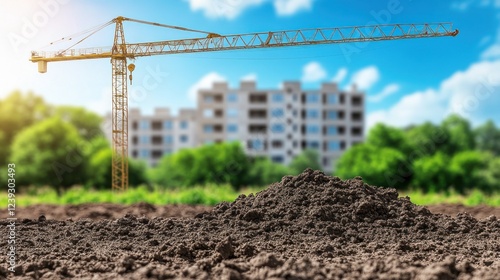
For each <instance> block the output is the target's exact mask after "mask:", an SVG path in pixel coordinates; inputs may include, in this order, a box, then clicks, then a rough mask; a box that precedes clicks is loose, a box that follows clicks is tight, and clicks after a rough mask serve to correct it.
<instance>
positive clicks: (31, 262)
mask: <svg viewBox="0 0 500 280" xmlns="http://www.w3.org/2000/svg"><path fill="white" fill-rule="evenodd" d="M18 230H19V232H22V233H23V234H22V235H20V236H19V242H18V249H17V250H18V251H17V252H18V256H19V258H20V262H19V266H18V268H17V275H19V276H28V277H32V278H37V277H41V278H42V279H43V278H45V279H57V278H64V277H77V278H79V279H86V278H87V279H90V278H92V277H97V278H99V279H147V278H152V279H171V278H176V279H345V278H356V279H498V278H497V277H498V275H500V245H499V244H500V243H499V240H500V221H498V220H497V219H496V218H495V217H489V218H487V219H484V220H480V221H478V220H476V219H474V218H473V217H471V216H469V215H467V214H459V215H457V217H455V218H452V217H449V216H444V215H435V214H432V213H430V212H429V211H428V210H427V209H425V208H422V207H418V206H415V205H414V204H412V203H411V202H410V200H409V199H400V198H398V194H397V192H396V191H395V190H392V189H382V188H376V187H372V186H368V185H366V184H364V183H363V181H362V180H361V179H360V178H359V179H354V180H348V181H342V180H340V179H338V178H336V177H330V176H326V175H324V174H323V173H321V172H317V171H315V172H313V171H312V170H306V171H305V172H304V173H302V174H301V175H299V176H296V177H284V178H283V180H282V181H281V182H280V183H276V184H274V185H271V186H270V187H269V188H268V189H266V190H265V191H262V192H260V193H258V194H256V195H250V196H244V195H242V196H240V197H239V198H238V199H237V200H236V201H234V202H232V203H222V204H219V205H217V206H216V207H215V208H214V209H213V210H211V211H209V212H205V213H202V214H199V215H197V216H196V217H195V218H146V217H137V216H133V215H125V216H124V217H122V218H120V219H116V220H105V221H91V220H78V221H53V220H50V219H48V220H47V221H44V222H38V221H37V220H33V219H31V220H28V219H25V220H23V221H21V223H20V225H19V226H18ZM2 231H5V225H2ZM2 234H6V232H2ZM4 236H6V235H4ZM4 243H5V244H2V245H3V246H7V245H6V242H4ZM0 261H1V262H3V263H6V260H5V257H4V256H3V255H2V256H1V257H0ZM6 275H7V271H6V270H5V268H2V269H1V271H0V276H6Z"/></svg>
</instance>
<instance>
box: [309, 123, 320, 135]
mask: <svg viewBox="0 0 500 280" xmlns="http://www.w3.org/2000/svg"><path fill="white" fill-rule="evenodd" d="M318 133H319V125H312V124H308V125H306V134H318Z"/></svg>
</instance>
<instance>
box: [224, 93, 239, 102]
mask: <svg viewBox="0 0 500 280" xmlns="http://www.w3.org/2000/svg"><path fill="white" fill-rule="evenodd" d="M226 98H227V102H228V103H234V102H238V94H236V93H234V92H233V93H229V94H228V95H227V97H226Z"/></svg>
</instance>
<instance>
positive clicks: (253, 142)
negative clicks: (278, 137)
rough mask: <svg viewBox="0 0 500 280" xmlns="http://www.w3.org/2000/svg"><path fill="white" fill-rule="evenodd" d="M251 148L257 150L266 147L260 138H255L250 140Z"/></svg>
mask: <svg viewBox="0 0 500 280" xmlns="http://www.w3.org/2000/svg"><path fill="white" fill-rule="evenodd" d="M250 146H251V147H250V148H251V149H253V150H256V151H261V150H263V148H264V144H263V143H262V140H260V139H253V140H250Z"/></svg>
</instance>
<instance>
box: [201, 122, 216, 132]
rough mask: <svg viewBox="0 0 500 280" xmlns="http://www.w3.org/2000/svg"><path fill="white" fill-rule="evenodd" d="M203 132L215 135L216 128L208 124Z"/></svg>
mask: <svg viewBox="0 0 500 280" xmlns="http://www.w3.org/2000/svg"><path fill="white" fill-rule="evenodd" d="M203 132H205V133H213V132H214V126H213V125H210V124H206V125H204V126H203Z"/></svg>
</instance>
